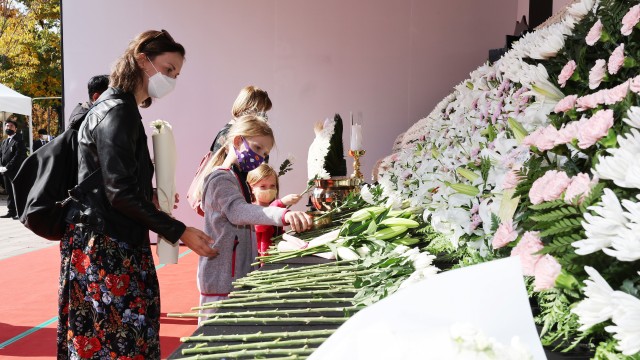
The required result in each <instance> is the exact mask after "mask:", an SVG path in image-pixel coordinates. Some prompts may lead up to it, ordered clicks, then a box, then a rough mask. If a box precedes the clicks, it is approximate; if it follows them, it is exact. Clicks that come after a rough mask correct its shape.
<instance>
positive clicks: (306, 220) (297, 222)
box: [284, 211, 313, 233]
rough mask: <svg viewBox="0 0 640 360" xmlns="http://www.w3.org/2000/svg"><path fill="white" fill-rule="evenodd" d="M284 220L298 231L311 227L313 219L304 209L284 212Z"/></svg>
mask: <svg viewBox="0 0 640 360" xmlns="http://www.w3.org/2000/svg"><path fill="white" fill-rule="evenodd" d="M284 221H286V222H287V224H289V225H291V229H292V230H293V231H295V232H297V233H299V232H303V231H306V230H309V229H311V225H312V224H313V220H312V219H311V216H309V215H307V213H305V212H302V211H289V212H287V213H286V214H284Z"/></svg>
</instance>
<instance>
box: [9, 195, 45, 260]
mask: <svg viewBox="0 0 640 360" xmlns="http://www.w3.org/2000/svg"><path fill="white" fill-rule="evenodd" d="M6 213H7V196H6V195H0V215H4V214H6ZM48 246H58V242H57V241H49V240H46V239H43V238H41V237H39V236H37V235H35V234H34V233H32V232H31V231H29V230H28V229H27V228H26V227H24V225H22V223H20V221H18V220H13V219H11V218H9V219H2V218H0V260H2V259H6V258H10V257H12V256H15V255H19V254H24V253H27V252H29V251H33V250H38V249H42V248H44V247H48Z"/></svg>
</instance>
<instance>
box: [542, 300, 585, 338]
mask: <svg viewBox="0 0 640 360" xmlns="http://www.w3.org/2000/svg"><path fill="white" fill-rule="evenodd" d="M536 300H537V301H538V304H539V306H540V315H538V316H537V317H536V319H535V320H536V322H537V323H538V324H539V325H542V330H541V331H540V339H541V341H542V344H543V345H545V346H550V347H553V348H555V349H564V350H570V349H572V348H574V347H575V346H576V345H577V344H578V342H579V340H580V339H582V336H581V335H580V333H579V332H578V330H577V329H578V327H579V326H580V325H579V323H578V317H577V316H576V315H575V314H573V313H571V312H570V307H571V304H572V303H573V302H574V301H575V300H576V299H574V298H570V297H568V296H567V294H566V293H565V292H563V291H562V290H559V289H549V290H546V291H543V292H539V293H537V298H536ZM576 339H577V340H576Z"/></svg>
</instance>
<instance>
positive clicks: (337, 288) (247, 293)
mask: <svg viewBox="0 0 640 360" xmlns="http://www.w3.org/2000/svg"><path fill="white" fill-rule="evenodd" d="M290 289H293V290H295V291H298V292H301V291H307V290H304V289H303V288H296V287H294V288H289V287H287V288H285V289H283V290H290ZM311 289H313V288H311ZM256 290H261V289H251V290H238V291H234V292H232V293H230V294H229V298H233V299H238V298H246V297H250V296H254V295H257V294H271V293H274V294H277V293H278V292H277V291H275V292H266V291H265V292H258V291H256ZM325 290H334V291H335V292H354V291H357V290H356V288H354V287H353V286H351V285H350V284H348V285H346V286H331V287H329V286H323V287H321V288H315V290H312V291H315V292H318V291H325ZM280 294H282V293H280Z"/></svg>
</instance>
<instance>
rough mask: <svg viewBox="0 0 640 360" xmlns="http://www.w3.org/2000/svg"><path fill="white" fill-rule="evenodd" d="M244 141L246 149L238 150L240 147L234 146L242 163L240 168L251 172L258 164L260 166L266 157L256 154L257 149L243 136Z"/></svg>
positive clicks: (239, 161) (239, 162)
mask: <svg viewBox="0 0 640 360" xmlns="http://www.w3.org/2000/svg"><path fill="white" fill-rule="evenodd" d="M242 142H243V143H244V147H245V148H246V150H243V151H238V149H236V148H234V149H233V150H235V152H236V156H237V157H238V165H240V170H241V171H243V172H249V171H251V170H253V169H255V168H257V167H258V166H260V165H261V164H262V163H263V162H264V157H262V156H260V155H258V154H256V152H255V151H253V150H252V149H251V146H249V144H247V140H245V139H244V138H242Z"/></svg>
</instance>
